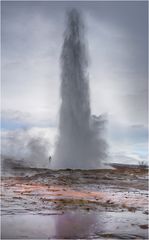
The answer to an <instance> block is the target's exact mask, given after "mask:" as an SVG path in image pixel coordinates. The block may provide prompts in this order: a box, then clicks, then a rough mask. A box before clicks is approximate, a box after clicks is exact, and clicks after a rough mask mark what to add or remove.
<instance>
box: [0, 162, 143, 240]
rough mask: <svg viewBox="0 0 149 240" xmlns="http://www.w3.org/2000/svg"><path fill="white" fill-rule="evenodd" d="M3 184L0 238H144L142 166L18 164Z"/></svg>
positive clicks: (3, 177) (5, 177)
mask: <svg viewBox="0 0 149 240" xmlns="http://www.w3.org/2000/svg"><path fill="white" fill-rule="evenodd" d="M14 173H15V175H14ZM1 184H2V191H1V198H2V209H1V213H2V239H10V238H11V239H148V220H147V219H148V170H147V169H145V168H141V167H140V168H138V167H134V168H129V167H128V166H127V167H117V168H113V169H99V170H79V169H78V170H71V169H66V170H58V171H54V170H49V169H29V168H26V169H25V168H23V169H21V168H16V169H14V170H13V173H12V174H11V175H10V174H9V175H4V176H2V181H1Z"/></svg>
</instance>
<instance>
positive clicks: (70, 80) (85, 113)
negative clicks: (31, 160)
mask: <svg viewBox="0 0 149 240" xmlns="http://www.w3.org/2000/svg"><path fill="white" fill-rule="evenodd" d="M61 67H62V74H61V100H62V101H61V107H60V120H59V139H58V142H57V146H56V151H55V155H54V159H53V166H54V167H55V168H96V167H98V166H100V164H101V162H102V160H104V159H105V158H106V152H107V151H106V150H107V144H106V142H105V140H104V139H103V137H102V133H103V130H104V123H105V120H104V116H99V117H97V116H91V109H90V94H89V79H88V73H87V67H88V59H87V54H86V46H85V38H84V25H83V22H82V19H81V16H80V14H79V13H78V12H77V11H76V10H75V9H73V10H71V11H70V12H69V13H68V22H67V27H66V31H65V33H64V43H63V49H62V54H61Z"/></svg>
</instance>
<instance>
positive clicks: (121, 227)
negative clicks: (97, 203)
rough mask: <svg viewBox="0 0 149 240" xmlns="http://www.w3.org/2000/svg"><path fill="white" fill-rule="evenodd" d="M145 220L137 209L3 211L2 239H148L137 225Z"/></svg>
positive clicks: (143, 229) (142, 229)
mask: <svg viewBox="0 0 149 240" xmlns="http://www.w3.org/2000/svg"><path fill="white" fill-rule="evenodd" d="M55 214H56V215H55ZM140 223H141V224H140ZM146 224H147V216H146V215H143V214H142V213H141V212H139V211H138V212H136V213H135V214H134V213H131V212H121V213H120V212H107V213H102V212H101V213H100V212H98V213H95V212H88V213H87V212H78V211H76V212H66V213H64V214H58V215H57V213H53V214H52V215H43V214H42V215H31V214H19V215H5V216H2V239H23V238H25V239H82V238H83V239H97V238H98V239H99V238H100V239H101V237H102V238H104V239H107V238H111V239H116V238H117V239H134V238H139V239H148V231H147V229H146V228H141V227H140V225H141V226H142V225H143V226H144V225H146Z"/></svg>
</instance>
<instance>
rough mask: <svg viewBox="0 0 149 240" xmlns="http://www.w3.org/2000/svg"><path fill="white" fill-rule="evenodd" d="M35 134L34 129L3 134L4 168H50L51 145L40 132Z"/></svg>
mask: <svg viewBox="0 0 149 240" xmlns="http://www.w3.org/2000/svg"><path fill="white" fill-rule="evenodd" d="M35 133H36V131H35ZM35 133H34V131H33V130H32V129H26V130H24V129H18V130H15V131H8V133H7V132H4V133H3V138H2V168H4V169H6V170H7V169H9V168H10V169H11V168H13V167H34V168H35V167H41V168H47V167H49V160H48V157H49V148H50V143H49V141H48V140H47V139H46V138H45V137H44V136H42V137H41V136H40V134H41V133H40V132H39V133H38V134H37V133H36V134H35Z"/></svg>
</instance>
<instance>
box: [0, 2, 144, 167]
mask: <svg viewBox="0 0 149 240" xmlns="http://www.w3.org/2000/svg"><path fill="white" fill-rule="evenodd" d="M72 7H75V8H77V9H79V10H80V11H81V14H82V15H83V16H84V22H85V26H86V40H87V47H88V53H89V59H90V66H89V69H88V71H89V76H90V94H91V109H92V113H93V114H95V115H100V114H102V113H105V114H107V118H108V124H107V132H106V136H107V141H108V143H109V146H110V148H109V152H110V159H111V160H112V159H113V161H115V162H117V161H120V162H126V163H127V162H130V161H131V162H133V163H138V161H140V160H146V159H147V95H148V85H147V81H148V69H147V64H148V62H147V53H148V45H147V44H148V19H147V17H148V16H147V14H148V12H147V11H148V6H147V1H119V2H118V1H110V2H108V1H107V2H106V1H104V2H101V1H99V2H92V1H90V2H78V1H77V2H48V1H46V2H42V1H41V2H39V1H33V2H31V1H19V2H17V1H16V2H14V1H10V2H7V1H5V2H2V142H4V144H7V147H4V149H3V151H4V153H6V152H8V151H9V152H12V151H13V150H12V141H13V142H15V140H16V136H17V137H18V136H20V133H22V132H23V133H25V132H24V129H26V131H28V132H30V133H32V134H33V133H34V134H35V135H37V136H38V135H40V137H41V136H42V137H43V138H47V139H48V141H49V146H50V147H49V153H52V152H53V151H54V145H55V141H56V136H57V126H58V117H59V105H60V98H59V86H60V60H59V58H60V54H61V47H62V43H63V32H64V29H65V20H66V16H65V15H66V12H67V11H68V10H69V9H70V8H72ZM10 136H11V137H10ZM12 136H13V140H12ZM16 142H17V144H16V145H15V146H14V144H13V148H15V151H16V148H17V146H18V145H19V143H20V146H24V145H23V144H24V140H23V137H22V140H21V141H18V140H16ZM21 144H22V145H21ZM20 146H19V148H20ZM10 147H11V151H10ZM3 151H2V153H3ZM16 152H17V151H16Z"/></svg>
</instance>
